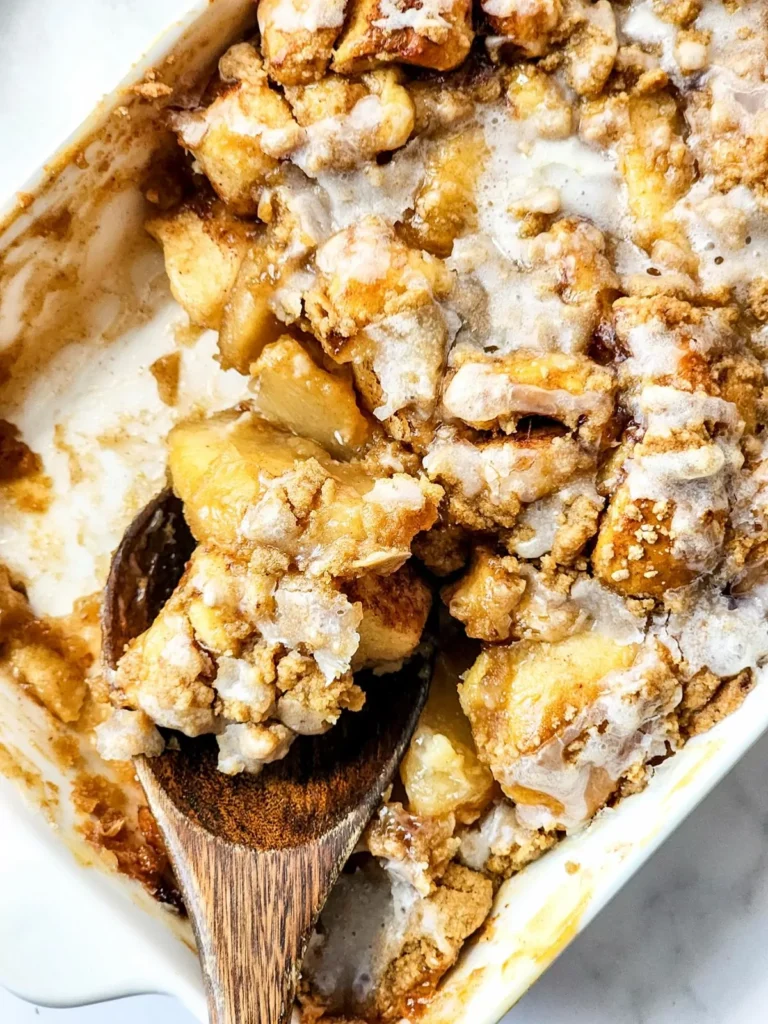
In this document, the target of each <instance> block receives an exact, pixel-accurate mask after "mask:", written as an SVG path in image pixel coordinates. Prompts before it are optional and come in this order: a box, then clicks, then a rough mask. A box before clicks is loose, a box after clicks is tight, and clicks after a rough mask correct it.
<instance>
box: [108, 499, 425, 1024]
mask: <svg viewBox="0 0 768 1024" xmlns="http://www.w3.org/2000/svg"><path fill="white" fill-rule="evenodd" d="M193 548H194V541H193V539H192V537H191V535H190V533H189V530H188V528H187V526H186V523H185V522H184V518H183V515H182V508H181V503H180V502H179V500H178V499H177V498H176V497H174V495H173V494H172V493H171V492H170V491H164V492H163V493H162V494H160V495H158V497H157V498H155V499H154V500H153V501H152V502H150V504H149V505H148V506H147V507H146V508H145V509H143V510H142V512H140V513H139V515H138V516H137V517H136V519H135V520H134V521H133V523H132V524H131V526H130V527H129V528H128V530H127V531H126V534H125V536H124V538H123V540H122V542H121V544H120V546H119V547H118V549H117V551H116V552H115V555H114V557H113V560H112V566H111V570H110V574H109V579H108V582H107V587H106V590H105V595H104V603H103V608H102V629H103V637H104V639H103V652H104V660H105V664H106V665H107V667H108V668H110V669H114V667H115V666H116V664H117V661H118V660H119V658H120V656H121V655H122V653H123V651H124V649H125V645H126V644H127V643H128V642H129V641H130V640H131V639H133V637H135V636H137V635H138V634H139V633H141V632H143V630H145V629H146V628H147V627H148V626H149V625H150V624H151V622H152V621H153V619H154V617H155V616H156V615H157V613H158V612H159V610H160V608H161V607H162V605H163V603H164V602H165V601H166V600H167V598H168V596H169V595H170V593H171V592H172V591H173V589H174V587H175V586H176V584H177V583H178V580H179V578H180V576H181V574H182V572H183V570H184V565H185V563H186V561H187V560H188V558H189V556H190V555H191V553H192V550H193ZM429 675H430V665H429V664H428V661H427V659H426V658H423V657H422V658H418V659H413V660H412V661H411V662H410V663H409V664H408V665H407V666H406V667H405V668H404V669H402V670H401V671H400V672H399V673H397V674H395V675H387V676H383V677H378V678H376V677H374V676H372V675H365V674H364V675H363V676H362V677H358V679H357V680H356V681H357V682H358V683H360V685H361V686H363V688H364V689H365V691H366V703H365V706H364V708H363V710H362V711H359V712H356V713H355V714H351V713H345V714H343V715H342V717H341V719H340V720H339V722H338V724H337V725H335V726H334V727H333V728H332V729H331V730H330V732H328V733H326V734H325V735H323V736H314V737H300V738H299V739H297V740H296V742H295V743H294V744H293V746H292V747H291V750H290V751H289V753H288V756H287V757H286V758H284V759H283V760H282V761H279V762H277V763H276V764H273V765H268V766H267V767H266V768H265V769H264V770H263V771H262V772H261V774H259V775H256V776H253V775H245V774H243V775H237V776H229V775H224V774H222V773H221V772H219V771H218V769H217V767H216V762H217V747H216V741H215V739H214V738H213V737H203V738H201V739H194V740H191V739H188V738H186V737H184V736H176V735H175V734H174V741H173V743H172V744H170V745H169V747H168V748H167V749H166V751H165V752H164V753H163V754H162V755H161V756H160V757H157V758H151V759H149V758H145V757H140V758H137V759H136V770H137V774H138V776H139V779H140V780H141V783H142V785H143V787H144V790H145V792H146V795H147V800H148V802H149V805H150V807H151V809H152V811H153V813H154V815H155V817H156V818H157V821H158V824H159V826H160V829H161V830H162V832H163V835H164V837H165V840H166V843H167V846H168V851H169V854H170V857H171V861H172V863H173V866H174V870H175V872H176V876H177V878H178V880H179V885H180V887H181V890H182V893H183V895H184V901H185V904H186V906H187V909H188V911H189V914H190V917H191V919H192V924H193V927H194V929H195V935H196V938H197V943H198V950H199V952H200V959H201V963H202V967H203V973H204V975H205V980H206V987H207V993H208V1003H209V1011H210V1018H211V1021H212V1022H215V1024H283V1022H285V1021H287V1020H288V1019H289V1018H290V1014H291V1008H292V1005H293V997H294V994H295V990H296V983H297V978H298V971H299V968H300V965H301V959H302V957H303V954H304V950H305V948H306V943H307V941H308V939H309V936H310V934H311V932H312V928H313V927H314V924H315V922H316V920H317V917H318V915H319V913H320V910H321V909H322V907H323V904H324V903H325V900H326V899H327V897H328V894H329V892H330V890H331V887H332V886H333V883H334V882H335V880H336V878H337V876H338V874H339V871H340V870H341V867H342V866H343V864H344V862H345V861H346V859H347V857H348V856H349V855H350V853H351V852H352V850H353V849H354V847H355V845H356V843H357V841H358V839H359V838H360V835H361V833H362V831H363V829H364V828H365V825H366V824H367V822H368V820H369V819H370V817H371V815H372V813H373V811H374V810H375V808H376V805H377V804H378V802H379V800H380V799H381V796H382V794H383V793H384V791H385V789H386V788H387V786H389V784H390V783H391V781H392V778H393V776H394V773H395V770H396V768H397V765H398V763H399V761H400V759H401V757H402V755H403V753H404V751H405V748H406V745H407V744H408V741H409V740H410V737H411V735H412V733H413V729H414V727H415V725H416V721H417V719H418V716H419V713H420V711H421V709H422V707H423V706H424V702H425V700H426V696H427V691H428V688H429Z"/></svg>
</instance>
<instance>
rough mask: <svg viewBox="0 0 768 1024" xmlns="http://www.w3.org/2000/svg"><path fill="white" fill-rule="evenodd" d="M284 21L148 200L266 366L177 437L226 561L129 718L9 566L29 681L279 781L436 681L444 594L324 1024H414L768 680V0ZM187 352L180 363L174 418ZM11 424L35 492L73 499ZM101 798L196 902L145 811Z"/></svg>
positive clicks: (163, 362)
mask: <svg viewBox="0 0 768 1024" xmlns="http://www.w3.org/2000/svg"><path fill="white" fill-rule="evenodd" d="M257 18H258V29H259V31H258V35H257V36H256V37H255V38H253V39H250V40H246V41H242V42H238V43H236V44H235V45H234V46H232V47H231V48H230V49H229V50H227V51H226V53H224V54H223V55H222V56H221V59H220V61H219V65H218V70H217V72H216V74H214V76H213V79H212V81H211V82H210V83H209V84H208V86H207V87H206V88H205V90H204V91H203V92H202V93H201V94H200V95H199V97H198V101H196V102H195V103H192V104H190V103H189V102H186V103H185V104H184V105H183V108H179V109H177V108H175V107H174V105H173V100H171V110H170V114H169V117H168V121H169V124H170V126H171V128H172V130H173V131H174V132H175V133H176V136H177V138H178V141H179V144H180V147H181V150H182V151H183V159H184V160H186V164H185V170H184V173H183V174H182V175H180V176H177V175H176V174H175V172H174V173H172V172H170V171H169V172H167V173H166V175H165V179H164V180H161V179H162V177H163V176H162V175H161V176H159V177H158V175H157V174H155V176H154V178H153V179H152V181H150V182H148V186H147V190H146V194H147V198H148V199H149V200H150V202H151V203H153V205H154V206H155V207H156V210H155V213H154V215H153V216H151V217H150V219H149V220H148V222H147V230H148V231H149V233H150V234H151V235H152V236H153V237H154V238H155V239H156V240H157V241H158V242H159V243H160V245H161V246H162V249H163V255H164V259H165V265H166V270H167V274H168V279H169V283H170V288H171V292H172V294H173V296H174V298H175V299H176V300H177V302H178V303H179V305H180V306H181V307H182V308H183V309H184V310H185V311H186V313H187V315H188V317H189V321H190V327H189V329H188V330H189V331H190V332H192V333H194V331H196V330H198V329H200V330H202V329H210V330H214V331H217V332H218V358H219V361H220V364H221V367H222V369H223V370H226V371H234V372H235V374H237V373H239V374H240V375H242V376H243V378H246V377H247V378H248V389H249V391H248V398H247V400H245V401H243V402H242V403H241V404H240V405H239V406H238V407H237V408H236V409H231V410H229V411H225V412H219V413H216V414H215V415H211V416H208V417H207V418H205V417H203V416H202V415H197V416H193V417H192V418H190V419H186V420H183V421H182V422H180V423H178V424H177V425H176V426H175V427H174V428H173V429H172V430H171V432H170V435H169V439H168V449H169V473H170V479H171V483H172V485H173V487H174V490H175V491H176V493H177V494H178V495H179V497H180V498H181V499H182V500H183V502H184V508H185V515H186V518H187V520H188V523H189V525H190V528H191V530H192V532H193V534H194V536H195V539H196V541H197V542H198V547H197V549H196V550H195V552H194V554H193V556H192V558H191V560H190V562H189V564H188V566H187V569H186V572H185V574H184V576H183V578H182V580H181V582H180V584H179V586H178V588H177V590H176V591H175V593H174V594H173V596H172V597H171V599H170V600H169V601H168V603H167V605H166V606H165V608H164V609H163V611H162V612H161V614H160V615H159V616H158V618H157V620H156V621H155V623H154V624H153V625H152V627H151V628H150V629H149V630H148V631H147V632H146V633H145V634H144V635H143V636H141V637H139V638H137V639H136V640H135V641H134V642H133V643H132V644H131V645H130V646H129V648H128V650H127V651H126V653H125V655H124V657H123V659H122V660H121V662H120V666H119V669H118V671H117V675H116V678H115V680H114V682H113V685H112V686H111V690H110V695H109V696H110V699H111V701H112V703H113V705H114V713H113V715H112V716H111V717H109V718H106V719H105V720H102V718H103V714H102V713H100V712H99V713H97V712H95V711H94V710H93V708H94V706H95V705H97V704H98V706H99V708H101V704H100V703H99V700H98V699H97V697H98V698H106V696H107V694H106V690H107V687H106V684H105V682H104V681H103V680H100V681H98V680H96V679H95V678H93V679H92V678H90V677H89V678H87V679H86V674H87V673H86V672H85V671H84V669H83V667H82V666H81V665H80V663H79V662H78V661H77V656H75V657H74V660H73V656H72V655H73V648H72V646H71V644H70V642H69V641H68V640H66V638H64V636H63V634H62V633H61V631H60V629H59V628H58V627H57V626H56V625H55V624H54V625H51V624H49V623H42V624H41V623H40V622H38V621H37V620H36V619H35V618H34V617H33V616H32V615H31V612H30V610H29V607H28V605H27V603H26V599H25V597H24V594H23V592H22V590H21V589H20V587H19V586H18V585H17V583H16V581H15V580H12V579H11V578H10V577H5V576H2V577H0V638H2V643H3V647H2V658H3V660H4V662H5V663H6V665H7V666H8V667H9V668H10V670H11V671H12V672H13V674H14V676H15V678H16V679H17V681H18V683H19V685H21V686H23V687H24V688H25V689H26V690H27V691H28V692H29V693H30V694H32V695H34V698H35V699H36V700H38V701H40V702H41V703H42V704H43V705H45V706H46V707H47V708H48V709H49V710H50V712H51V714H53V715H54V716H56V717H57V719H58V720H60V721H61V722H62V723H70V724H71V725H72V727H73V728H80V727H81V724H82V723H83V721H84V717H83V716H85V717H86V718H87V719H88V729H95V730H96V734H97V742H98V745H99V748H100V750H101V751H102V752H103V753H104V754H105V755H106V756H110V757H112V758H118V759H125V760H127V759H129V758H130V757H131V756H132V755H134V754H136V753H140V752H144V753H147V754H150V755H152V754H156V753H159V752H160V751H161V750H162V749H163V746H164V743H165V738H164V736H163V735H162V734H161V733H160V732H159V730H158V726H159V727H162V728H164V729H179V730H182V731H183V732H185V733H187V734H188V735H191V736H196V735H199V734H201V733H206V732H210V733H215V734H216V736H217V740H218V743H219V748H220V766H221V768H222V770H223V771H226V772H230V773H237V772H241V771H250V772H256V771H259V770H261V769H262V768H263V766H264V765H265V764H268V763H270V762H272V761H274V760H276V759H278V758H280V757H283V756H284V755H285V754H286V752H287V750H288V749H289V746H290V744H291V743H292V742H293V741H294V739H295V737H296V736H299V735H311V734H316V733H321V732H324V731H325V730H326V729H329V728H331V727H332V726H333V724H334V723H335V722H336V721H337V720H338V718H339V717H340V715H341V714H343V713H354V712H355V711H356V710H358V709H359V708H360V707H361V706H362V703H363V700H364V693H363V691H362V689H361V688H360V687H359V686H358V684H357V683H356V682H355V673H356V672H357V671H358V670H359V669H363V668H365V669H372V670H373V671H374V672H377V673H380V674H386V673H390V672H392V671H393V670H396V669H397V668H398V667H399V666H400V665H401V664H402V662H403V661H404V660H405V659H407V658H409V657H410V656H411V655H412V654H413V653H414V651H416V650H417V649H418V647H419V644H420V642H421V639H422V634H423V631H424V629H425V624H426V622H427V618H428V615H429V612H430V606H431V602H432V596H433V593H435V592H437V591H438V589H439V593H440V596H441V599H442V605H443V606H444V607H443V608H442V609H441V610H439V611H437V610H436V615H440V616H442V618H440V619H438V620H437V621H438V626H437V631H438V633H439V637H438V639H439V641H440V645H439V646H440V648H441V652H442V653H441V655H440V657H439V659H438V662H437V665H436V668H435V673H434V680H433V683H432V689H431V693H430V697H429V700H428V703H427V705H426V707H425V709H424V712H423V714H422V716H421V718H420V721H419V723H418V725H417V728H416V731H415V733H414V736H413V739H412V741H411V744H410V746H409V749H408V751H407V752H406V755H405V757H404V759H403V762H402V764H401V767H400V778H399V780H398V781H397V783H396V785H395V787H394V790H393V792H392V793H391V794H390V795H389V796H388V799H387V800H386V801H385V802H384V803H383V804H382V806H381V807H380V808H379V810H378V811H377V813H376V815H375V816H374V819H373V821H372V823H371V825H370V826H369V828H368V830H367V832H366V835H365V839H364V842H363V843H362V844H361V848H360V849H359V850H358V851H356V853H355V854H354V855H353V857H352V858H351V860H350V862H349V864H348V865H347V868H346V870H345V872H344V873H343V874H342V876H341V878H340V881H339V884H338V886H337V887H336V890H335V891H334V894H333V896H332V897H331V900H330V901H329V903H328V906H327V907H326V909H325V911H324V913H323V915H322V918H321V921H320V923H319V925H318V928H317V931H316V933H315V935H314V936H313V938H312V941H311V943H310V949H309V952H308V955H307V959H306V962H305V965H304V973H303V978H302V983H301V992H300V1004H301V1010H302V1014H303V1017H304V1019H305V1020H306V1021H317V1020H327V1021H329V1022H330V1021H331V1020H334V1021H336V1022H337V1024H341V1022H343V1021H347V1022H350V1024H353V1022H354V1021H358V1022H360V1021H370V1022H377V1021H390V1020H397V1019H401V1018H402V1017H404V1016H405V1017H409V1018H411V1017H413V1015H415V1014H417V1013H418V1011H419V1009H420V1008H421V1007H423V1005H424V1004H425V1003H426V1001H428V999H429V998H430V996H431V994H432V993H433V992H434V989H435V987H436V985H437V984H438V983H439V980H440V977H441V976H442V974H443V973H444V972H445V971H446V970H447V969H448V968H449V967H450V966H451V964H452V963H453V962H454V961H455V959H456V957H457V956H458V954H459V951H460V948H461V946H462V944H463V942H464V940H465V939H466V938H467V937H468V936H469V935H471V934H472V932H473V931H475V930H476V929H477V928H478V927H479V926H480V924H481V923H482V921H483V919H484V918H485V916H486V914H487V913H488V910H489V907H490V904H491V899H492V895H493V891H494V889H495V888H496V887H498V885H499V884H500V882H501V880H502V879H504V878H507V877H509V876H510V875H511V874H513V873H515V872H517V871H520V870H522V869H523V868H524V867H525V866H526V865H527V864H529V863H530V862H532V861H533V860H535V859H536V858H537V857H539V856H541V855H542V854H543V853H545V852H546V851H547V850H548V849H549V848H551V847H552V846H553V845H554V844H555V843H557V842H558V841H559V840H560V838H562V837H563V836H564V835H565V834H567V833H569V832H574V831H577V830H579V829H581V828H584V827H586V826H587V825H588V823H589V821H590V820H591V819H592V818H593V816H594V815H595V814H597V813H599V812H601V811H602V810H603V809H604V808H606V807H611V806H614V805H615V804H616V802H618V801H619V800H621V799H624V798H626V797H628V796H630V795H631V794H632V793H636V792H638V791H639V790H641V789H642V788H643V787H644V786H645V785H646V784H647V781H648V779H649V778H650V776H651V775H652V773H653V767H654V765H655V764H656V763H658V761H659V760H661V759H663V758H666V757H668V756H670V755H671V754H673V753H674V752H675V751H676V750H677V749H679V748H680V747H681V746H682V744H683V743H684V742H685V741H686V740H687V739H688V738H689V737H691V736H694V735H696V734H698V733H700V732H703V731H704V730H706V729H708V728H711V727H712V726H713V725H715V724H716V723H717V722H718V721H719V720H720V719H721V718H723V717H724V716H725V715H727V714H730V713H731V712H732V711H734V710H735V709H736V708H737V707H738V706H739V705H740V704H741V702H742V701H743V700H744V699H745V697H746V695H747V693H748V691H749V690H750V688H751V687H752V686H753V685H755V683H756V681H757V679H759V677H760V670H761V667H762V664H763V661H764V660H765V658H766V657H768V642H766V640H765V633H766V631H765V616H766V607H767V606H768V604H767V602H768V589H767V587H768V584H766V581H765V571H764V565H765V559H766V551H767V550H768V547H767V545H768V540H766V538H767V537H768V532H767V531H768V484H767V483H766V481H768V454H767V453H766V436H765V430H766V422H767V420H768V403H767V402H766V398H767V397H768V392H766V379H765V359H766V353H768V337H767V336H766V333H765V331H766V328H765V324H766V322H767V321H768V279H766V276H765V273H764V272H761V268H763V266H764V264H765V260H766V257H768V252H766V244H768V243H766V232H765V222H764V218H765V212H766V180H767V178H768V175H767V174H766V169H767V167H768V83H767V82H766V72H765V67H766V54H767V53H768V25H767V24H766V17H765V11H764V10H763V9H762V5H761V4H760V3H759V0H745V2H744V3H742V4H726V3H722V2H721V0H632V2H629V3H611V2H609V0H596V2H591V0H525V2H521V0H476V2H475V3H474V4H471V3H470V2H469V0H347V2H345V0H322V2H321V0H261V2H260V3H259V5H258V10H257ZM141 90H142V91H141V95H142V96H143V97H144V98H145V99H147V100H150V99H151V98H152V96H153V95H160V94H161V93H163V92H164V90H163V88H162V83H161V82H160V83H158V82H155V81H150V80H148V81H147V82H145V83H144V84H143V85H142V87H141ZM190 336H191V334H190ZM180 351H181V350H179V352H176V353H175V354H174V355H172V356H164V357H161V358H160V359H159V360H157V361H156V362H154V363H152V366H151V372H152V374H153V375H154V377H155V380H156V381H157V385H158V389H159V393H160V396H161V398H162V400H163V402H165V403H167V405H168V407H169V409H170V408H173V407H174V406H175V405H176V404H178V402H179V400H180V399H183V387H184V375H183V373H182V372H181V371H182V369H183V365H184V363H183V353H182V355H181V356H180V354H179V353H180ZM1 433H2V434H3V438H0V440H3V444H2V449H3V452H2V453H0V454H2V455H3V458H2V460H0V461H2V462H3V464H4V466H5V470H4V471H3V473H2V476H3V478H4V479H3V481H2V482H3V485H4V487H8V486H11V485H12V486H16V478H17V477H18V478H19V479H21V478H25V479H28V480H32V479H38V478H39V477H40V474H41V473H42V471H43V469H44V467H43V466H42V463H41V461H40V459H39V457H38V456H37V455H35V454H34V453H33V452H32V451H31V449H29V447H28V446H27V445H26V442H25V441H24V440H23V438H22V437H21V436H20V435H19V434H18V432H17V431H16V428H15V427H13V426H12V425H11V424H6V426H5V428H4V430H3V431H2V432H1ZM62 450H64V449H63V448H62ZM36 475H37V476H36ZM11 478H13V480H12V479H11ZM7 481H11V484H8V483H7ZM38 482H40V480H39V479H38ZM29 493H31V492H29ZM41 501H42V499H41ZM18 503H19V504H21V499H18ZM27 507H33V502H32V499H31V498H29V499H28V506H27ZM436 578H437V581H439V587H438V582H437V581H436ZM454 634H458V635H459V636H460V638H461V640H460V642H457V641H456V638H455V636H454ZM467 638H469V640H468V639H467ZM472 641H475V642H474V643H473V642H472ZM463 645H466V646H463ZM387 685H389V683H387ZM397 685H398V682H397V677H393V678H392V681H391V686H392V689H393V699H396V687H397ZM79 794H80V795H79V800H80V803H81V808H82V811H83V813H84V814H85V815H86V816H87V818H88V821H89V828H90V830H91V833H92V835H93V836H94V841H98V842H100V843H101V844H102V846H103V847H104V848H107V849H109V850H111V851H112V852H113V854H114V856H115V858H116V859H117V862H118V863H119V864H120V865H121V866H122V867H123V868H124V870H129V871H130V873H132V874H134V875H135V876H136V877H140V878H142V880H143V881H144V882H145V884H147V885H148V887H150V888H151V887H152V886H155V887H157V888H158V889H162V884H163V882H162V880H163V879H164V878H165V877H166V866H165V860H164V853H163V851H162V847H161V845H160V844H159V843H158V840H157V836H156V834H155V833H153V831H152V824H151V822H150V821H148V820H147V815H146V812H143V811H142V812H141V814H140V815H139V816H138V830H137V829H132V828H129V827H128V825H127V824H126V818H125V815H124V813H123V812H124V807H123V805H122V804H121V803H120V799H119V797H118V796H117V795H116V794H115V793H113V792H112V791H111V790H108V787H107V786H106V785H105V783H104V782H103V781H97V782H93V781H91V782H89V781H88V780H87V779H85V778H84V781H83V784H82V786H81V788H80V791H79ZM134 817H136V815H134ZM142 872H143V874H142ZM350 936H351V939H350Z"/></svg>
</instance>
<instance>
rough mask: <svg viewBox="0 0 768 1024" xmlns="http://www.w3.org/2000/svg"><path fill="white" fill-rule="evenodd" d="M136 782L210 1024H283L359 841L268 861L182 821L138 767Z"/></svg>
mask: <svg viewBox="0 0 768 1024" xmlns="http://www.w3.org/2000/svg"><path fill="white" fill-rule="evenodd" d="M137 771H138V775H139V778H140V779H141V782H142V785H143V786H144V790H145V792H146V795H147V799H148V801H149V805H150V807H151V809H152V812H153V814H154V815H155V818H156V819H157V822H158V824H159V826H160V829H161V831H162V833H163V835H164V837H165V841H166V844H167V845H168V852H169V853H170V855H171V858H172V860H173V863H174V866H175V869H176V874H177V878H178V881H179V885H180V887H181V891H182V893H183V895H184V901H185V904H186V907H187V911H188V912H189V916H190V918H191V920H192V924H193V927H194V930H195V937H196V939H197V946H198V952H199V954H200V962H201V964H202V967H203V974H204V977H205V984H206V989H207V995H208V1009H209V1014H210V1020H211V1024H286V1022H287V1021H289V1020H290V1017H291V1010H292V1005H293V997H294V993H295V991H296V983H297V979H298V972H299V968H300V966H301V959H302V957H303V955H304V949H305V946H306V943H307V940H308V938H309V935H310V933H311V929H312V927H313V925H314V923H315V921H316V920H317V916H318V914H319V913H320V910H321V909H322V906H323V904H324V902H325V900H326V898H327V896H328V893H329V892H330V890H331V887H332V885H333V883H334V881H335V880H336V877H337V875H338V872H339V870H340V868H341V865H342V864H343V862H344V860H345V859H346V857H347V855H348V853H349V849H348V847H350V846H351V845H353V844H354V841H355V838H356V837H355V836H354V835H349V834H347V830H346V829H341V830H339V831H334V832H332V833H330V834H329V835H326V836H324V837H323V838H322V839H321V840H320V841H318V842H317V843H315V844H312V845H308V846H304V847H298V848H295V849H288V850H270V851H266V852H263V853H259V852H256V851H254V850H250V849H248V848H247V847H244V846H237V845H233V844H231V843H227V842H223V841H222V840H221V839H218V838H217V837H216V836H213V835H211V834H210V833H209V832H207V831H205V830H204V829H203V828H201V827H200V826H199V825H197V824H195V823H194V822H193V821H190V819H189V818H186V817H184V816H183V815H182V814H180V813H179V811H178V810H177V809H176V808H175V807H174V805H173V803H172V802H171V800H170V799H169V798H168V796H167V794H166V793H165V792H164V791H163V790H162V789H161V788H160V787H159V786H158V785H157V782H156V781H155V779H154V776H153V774H152V772H151V771H150V770H149V769H148V768H147V766H146V764H142V762H141V759H139V760H138V763H137Z"/></svg>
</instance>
